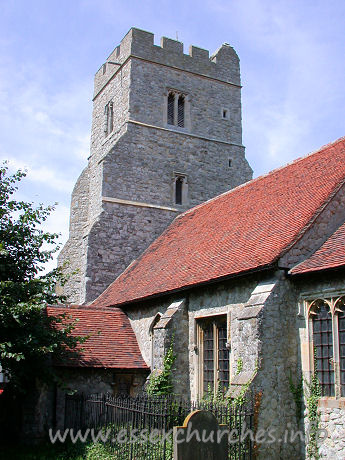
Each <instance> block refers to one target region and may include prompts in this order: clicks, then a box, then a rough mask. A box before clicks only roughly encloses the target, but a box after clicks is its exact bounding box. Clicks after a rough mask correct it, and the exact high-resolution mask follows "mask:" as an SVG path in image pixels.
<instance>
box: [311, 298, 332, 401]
mask: <svg viewBox="0 0 345 460" xmlns="http://www.w3.org/2000/svg"><path fill="white" fill-rule="evenodd" d="M309 314H310V318H311V321H312V332H313V346H314V353H315V355H314V366H315V367H316V368H315V369H314V371H315V372H316V373H317V376H318V378H319V381H320V385H321V391H322V396H334V394H335V385H334V351H333V334H332V314H331V309H330V306H329V304H328V303H327V302H326V301H325V300H323V299H317V300H315V301H314V302H313V303H312V304H311V306H310V310H309Z"/></svg>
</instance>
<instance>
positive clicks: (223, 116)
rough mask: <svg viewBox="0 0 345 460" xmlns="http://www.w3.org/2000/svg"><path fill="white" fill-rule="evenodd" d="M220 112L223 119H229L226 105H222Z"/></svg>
mask: <svg viewBox="0 0 345 460" xmlns="http://www.w3.org/2000/svg"><path fill="white" fill-rule="evenodd" d="M220 114H221V117H222V119H223V120H229V119H230V111H229V109H227V108H226V107H222V108H221V110H220Z"/></svg>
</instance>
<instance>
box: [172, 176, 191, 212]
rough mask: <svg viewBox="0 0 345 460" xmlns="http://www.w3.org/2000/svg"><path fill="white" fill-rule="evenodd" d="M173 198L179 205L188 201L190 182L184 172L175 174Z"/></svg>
mask: <svg viewBox="0 0 345 460" xmlns="http://www.w3.org/2000/svg"><path fill="white" fill-rule="evenodd" d="M173 200H174V203H175V204H177V205H185V204H187V202H188V182H187V176H185V175H184V174H180V173H175V174H174V194H173Z"/></svg>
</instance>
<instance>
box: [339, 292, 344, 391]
mask: <svg viewBox="0 0 345 460" xmlns="http://www.w3.org/2000/svg"><path fill="white" fill-rule="evenodd" d="M342 300H343V299H342ZM337 323H338V343H339V364H340V365H339V374H340V375H339V377H340V396H342V397H345V307H344V304H343V303H342V305H338V311H337Z"/></svg>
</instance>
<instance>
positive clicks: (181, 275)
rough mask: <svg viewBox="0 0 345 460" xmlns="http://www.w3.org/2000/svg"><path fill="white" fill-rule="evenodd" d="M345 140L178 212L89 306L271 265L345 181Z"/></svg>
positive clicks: (104, 305)
mask: <svg viewBox="0 0 345 460" xmlns="http://www.w3.org/2000/svg"><path fill="white" fill-rule="evenodd" d="M344 147H345V138H342V139H339V140H338V141H336V142H334V143H333V144H329V145H327V146H325V147H323V148H322V149H320V150H319V151H317V152H315V153H313V154H310V155H308V156H306V157H304V158H300V159H298V160H296V161H294V162H293V163H291V164H289V165H287V166H285V167H283V168H280V169H277V170H275V171H272V172H271V173H269V174H267V175H265V176H262V177H259V178H257V179H254V180H252V181H250V182H247V183H246V184H244V185H242V186H239V187H237V188H235V189H233V190H231V191H229V192H226V193H224V194H222V195H220V196H218V197H216V198H213V199H212V200H209V201H208V202H206V203H203V204H201V205H199V206H196V207H195V208H192V209H191V210H189V211H187V212H185V213H183V214H181V215H180V216H178V217H177V218H176V219H175V220H174V221H173V223H172V224H171V225H170V226H169V227H168V228H167V229H166V230H165V232H164V233H163V234H162V235H161V236H160V237H159V238H158V239H157V240H155V241H154V242H153V243H152V244H151V245H150V246H149V248H148V249H147V250H146V251H145V252H144V253H143V254H142V255H141V256H140V257H139V258H138V259H137V260H136V261H135V262H134V263H132V264H131V265H130V266H129V267H128V268H127V269H126V270H125V271H124V272H123V273H122V274H121V275H120V276H119V277H118V278H117V279H116V280H115V281H114V282H113V283H112V284H111V285H110V286H109V287H108V288H107V289H106V290H105V291H104V292H103V294H101V295H100V296H99V297H98V298H97V299H96V300H95V301H94V302H93V304H92V305H94V306H95V307H99V306H101V307H106V306H111V305H120V304H124V303H128V302H132V301H136V300H139V299H144V298H149V297H151V296H154V295H158V294H161V293H168V292H172V291H176V290H179V289H182V288H187V287H191V286H195V285H198V284H201V283H207V282H209V281H212V280H216V279H219V278H222V277H226V276H232V275H236V274H240V273H243V272H247V271H249V270H254V269H259V268H263V267H266V266H269V265H270V264H272V263H274V262H275V261H276V260H277V258H278V257H279V256H281V255H282V254H283V252H284V250H286V249H287V248H289V247H290V246H291V245H292V244H293V243H294V242H295V241H296V240H297V239H298V238H299V237H300V236H301V235H302V233H303V232H304V230H305V229H306V227H307V226H308V225H310V223H311V221H312V220H313V218H314V217H315V216H316V215H317V214H318V212H320V211H321V210H322V208H323V206H324V205H325V204H326V203H327V202H328V200H329V199H330V198H331V196H332V194H333V193H335V192H336V191H337V190H338V188H339V187H340V186H341V184H342V182H343V181H344V179H345V148H344Z"/></svg>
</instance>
